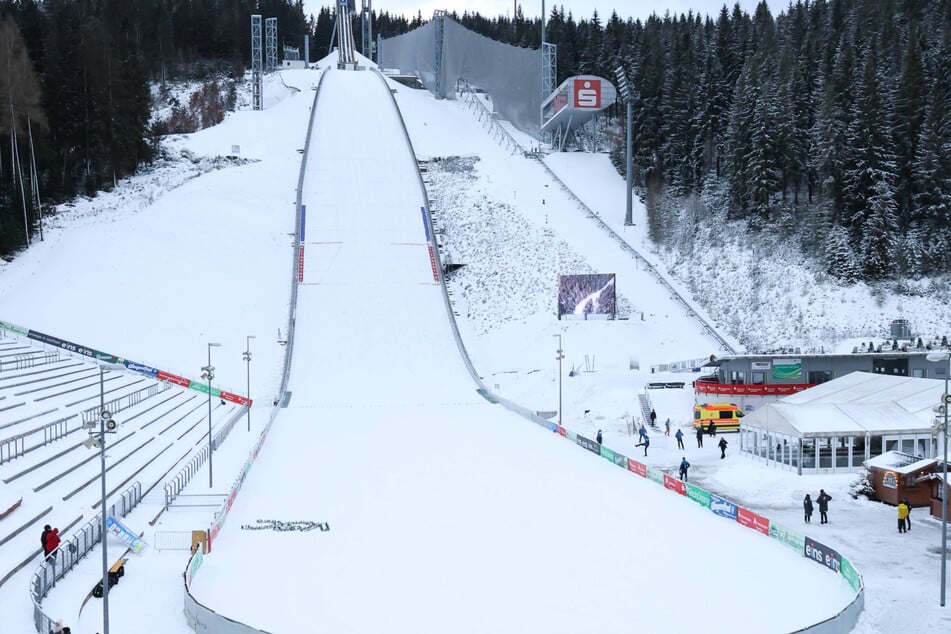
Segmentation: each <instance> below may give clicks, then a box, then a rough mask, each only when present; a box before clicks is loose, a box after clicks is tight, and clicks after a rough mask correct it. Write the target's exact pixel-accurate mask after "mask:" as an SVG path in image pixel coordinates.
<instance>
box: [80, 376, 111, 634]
mask: <svg viewBox="0 0 951 634" xmlns="http://www.w3.org/2000/svg"><path fill="white" fill-rule="evenodd" d="M105 372H106V370H105V368H104V367H103V366H101V365H100V366H99V431H98V432H96V431H94V430H95V429H96V422H95V421H90V422H88V423H86V422H84V423H83V429H87V430H89V438H87V439H86V440H84V441H83V446H84V447H86V449H93V448H98V449H99V461H100V465H101V466H100V482H101V485H102V488H101V496H100V499H99V502H100V504H101V505H102V514H101V517H102V524H101V525H100V527H99V530H100V531H101V533H102V632H103V634H109V551H108V547H107V544H106V542H107V540H106V535H108V534H109V526H108V521H107V519H106V434H107V433H109V434H114V433H115V429H116V427H117V426H118V423H117V422H116V421H115V420H113V418H112V413H111V412H110V411H109V410H107V409H106V392H105V386H104V383H105V380H104V377H105Z"/></svg>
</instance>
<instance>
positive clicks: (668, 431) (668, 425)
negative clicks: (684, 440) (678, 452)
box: [664, 418, 670, 436]
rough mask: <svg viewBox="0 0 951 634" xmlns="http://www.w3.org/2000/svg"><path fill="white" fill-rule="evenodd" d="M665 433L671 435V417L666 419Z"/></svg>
mask: <svg viewBox="0 0 951 634" xmlns="http://www.w3.org/2000/svg"><path fill="white" fill-rule="evenodd" d="M664 435H665V436H670V418H668V419H667V420H666V421H664Z"/></svg>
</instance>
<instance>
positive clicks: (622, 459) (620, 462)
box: [614, 452, 627, 469]
mask: <svg viewBox="0 0 951 634" xmlns="http://www.w3.org/2000/svg"><path fill="white" fill-rule="evenodd" d="M614 464H616V465H617V466H619V467H621V468H622V469H627V456H625V455H624V454H619V453H617V452H615V453H614Z"/></svg>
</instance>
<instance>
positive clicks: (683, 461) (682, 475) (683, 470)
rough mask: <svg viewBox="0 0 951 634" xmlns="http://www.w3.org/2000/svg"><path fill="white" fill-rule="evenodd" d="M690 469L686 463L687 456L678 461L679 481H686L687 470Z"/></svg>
mask: <svg viewBox="0 0 951 634" xmlns="http://www.w3.org/2000/svg"><path fill="white" fill-rule="evenodd" d="M689 468H690V463H689V462H687V456H684V457H683V458H681V459H680V479H681V480H683V481H684V482H686V481H687V469H689Z"/></svg>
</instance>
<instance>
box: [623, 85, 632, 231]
mask: <svg viewBox="0 0 951 634" xmlns="http://www.w3.org/2000/svg"><path fill="white" fill-rule="evenodd" d="M633 127H634V103H633V99H627V146H626V147H625V160H626V162H627V207H626V208H625V211H624V225H625V226H627V227H630V226H631V225H633V224H634V211H633V206H634V199H633V189H634V183H633V182H632V181H633V177H634V166H633V156H632V154H633V153H634V151H633V145H634V140H633V139H632V138H631V136H632V132H631V129H632V128H633Z"/></svg>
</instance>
